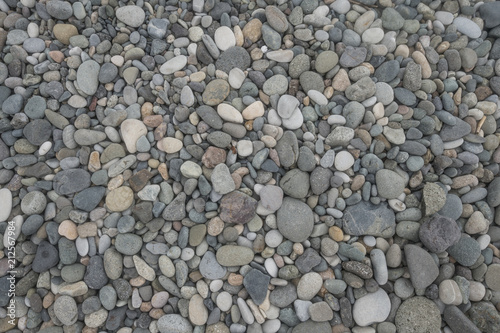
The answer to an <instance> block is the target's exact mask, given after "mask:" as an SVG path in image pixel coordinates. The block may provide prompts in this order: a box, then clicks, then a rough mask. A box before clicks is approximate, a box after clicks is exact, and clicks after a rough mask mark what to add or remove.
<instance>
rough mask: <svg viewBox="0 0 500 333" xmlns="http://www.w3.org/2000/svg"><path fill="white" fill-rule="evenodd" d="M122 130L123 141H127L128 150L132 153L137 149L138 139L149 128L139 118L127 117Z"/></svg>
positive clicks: (122, 124)
mask: <svg viewBox="0 0 500 333" xmlns="http://www.w3.org/2000/svg"><path fill="white" fill-rule="evenodd" d="M120 130H121V135H122V138H123V142H125V145H126V146H127V150H128V151H129V152H130V153H132V154H133V153H135V152H136V151H137V147H136V142H137V140H138V139H139V138H140V137H141V136H143V135H146V134H147V133H148V129H147V128H146V126H145V125H144V123H143V122H142V121H140V120H137V119H127V120H125V121H123V122H122V123H121V126H120Z"/></svg>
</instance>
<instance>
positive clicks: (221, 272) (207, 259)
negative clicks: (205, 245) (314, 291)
mask: <svg viewBox="0 0 500 333" xmlns="http://www.w3.org/2000/svg"><path fill="white" fill-rule="evenodd" d="M199 267H200V273H201V275H203V277H205V278H206V279H210V280H217V279H221V278H223V277H224V276H225V275H226V272H227V269H226V268H225V267H223V266H221V265H220V264H219V263H218V262H217V260H216V258H215V254H214V253H213V252H210V251H207V252H206V253H205V255H203V258H202V259H201V261H200V266H199Z"/></svg>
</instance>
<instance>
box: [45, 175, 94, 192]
mask: <svg viewBox="0 0 500 333" xmlns="http://www.w3.org/2000/svg"><path fill="white" fill-rule="evenodd" d="M87 187H90V174H89V173H88V172H87V171H85V170H83V169H70V170H63V171H59V172H58V173H57V174H56V176H55V177H54V179H53V188H54V190H55V191H56V193H57V194H59V195H67V194H72V193H76V192H79V191H81V190H84V189H85V188H87Z"/></svg>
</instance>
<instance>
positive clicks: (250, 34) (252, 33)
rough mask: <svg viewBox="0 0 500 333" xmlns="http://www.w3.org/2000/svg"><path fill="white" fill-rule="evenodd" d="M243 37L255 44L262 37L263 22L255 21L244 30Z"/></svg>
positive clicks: (249, 23)
mask: <svg viewBox="0 0 500 333" xmlns="http://www.w3.org/2000/svg"><path fill="white" fill-rule="evenodd" d="M243 36H244V37H245V38H248V39H249V40H250V41H252V43H255V42H256V41H258V40H259V39H260V37H261V36H262V22H261V21H260V20H259V19H253V20H251V21H250V22H248V23H247V24H246V25H245V27H244V28H243Z"/></svg>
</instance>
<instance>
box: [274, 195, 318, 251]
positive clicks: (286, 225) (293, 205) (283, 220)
mask: <svg viewBox="0 0 500 333" xmlns="http://www.w3.org/2000/svg"><path fill="white" fill-rule="evenodd" d="M277 225H278V229H279V231H280V233H281V234H282V235H283V236H284V237H286V238H288V239H289V240H291V241H293V242H303V241H304V240H306V239H307V238H308V237H309V236H310V235H311V233H312V230H313V226H314V219H313V214H312V210H311V208H310V207H309V206H307V205H306V204H305V203H303V202H301V201H299V200H297V199H293V198H290V197H285V198H284V199H283V204H282V205H281V208H280V209H279V210H278V212H277Z"/></svg>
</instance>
